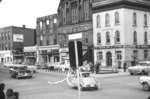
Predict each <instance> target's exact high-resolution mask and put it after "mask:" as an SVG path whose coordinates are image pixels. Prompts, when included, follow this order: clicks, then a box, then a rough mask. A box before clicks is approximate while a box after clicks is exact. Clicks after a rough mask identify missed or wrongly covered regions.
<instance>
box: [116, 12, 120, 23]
mask: <svg viewBox="0 0 150 99" xmlns="http://www.w3.org/2000/svg"><path fill="white" fill-rule="evenodd" d="M119 23H120V19H119V13H118V12H115V25H118V24H119Z"/></svg>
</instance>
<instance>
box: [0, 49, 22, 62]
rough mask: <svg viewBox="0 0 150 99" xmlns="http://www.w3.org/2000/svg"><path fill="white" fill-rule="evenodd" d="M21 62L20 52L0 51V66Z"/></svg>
mask: <svg viewBox="0 0 150 99" xmlns="http://www.w3.org/2000/svg"><path fill="white" fill-rule="evenodd" d="M23 61H24V54H23V53H22V52H19V53H16V51H13V50H7V51H0V64H7V63H22V62H23Z"/></svg>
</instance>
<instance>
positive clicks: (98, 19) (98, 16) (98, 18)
mask: <svg viewBox="0 0 150 99" xmlns="http://www.w3.org/2000/svg"><path fill="white" fill-rule="evenodd" d="M96 20H97V28H100V15H97V19H96Z"/></svg>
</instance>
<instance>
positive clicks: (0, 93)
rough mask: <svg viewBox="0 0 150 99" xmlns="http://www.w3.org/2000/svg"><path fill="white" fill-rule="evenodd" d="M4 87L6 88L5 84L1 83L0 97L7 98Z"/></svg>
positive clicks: (1, 98) (0, 98)
mask: <svg viewBox="0 0 150 99" xmlns="http://www.w3.org/2000/svg"><path fill="white" fill-rule="evenodd" d="M4 89H5V84H4V83H1V84H0V99H5V93H4Z"/></svg>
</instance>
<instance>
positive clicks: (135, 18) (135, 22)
mask: <svg viewBox="0 0 150 99" xmlns="http://www.w3.org/2000/svg"><path fill="white" fill-rule="evenodd" d="M133 26H137V14H136V13H135V12H134V13H133Z"/></svg>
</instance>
